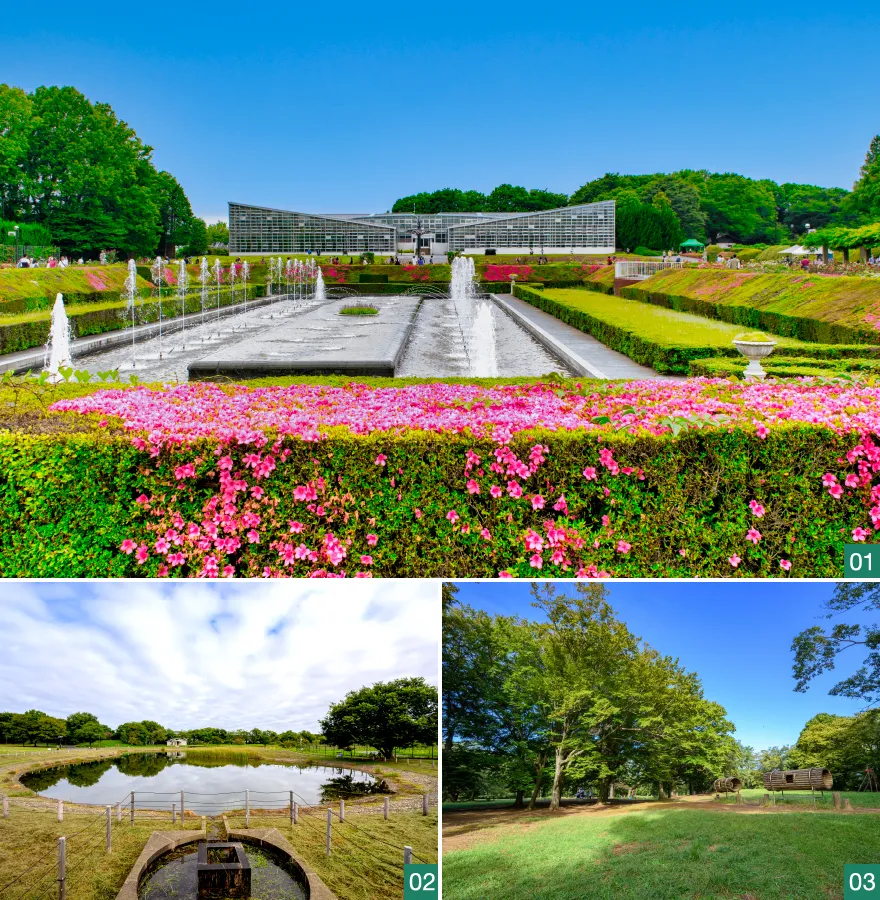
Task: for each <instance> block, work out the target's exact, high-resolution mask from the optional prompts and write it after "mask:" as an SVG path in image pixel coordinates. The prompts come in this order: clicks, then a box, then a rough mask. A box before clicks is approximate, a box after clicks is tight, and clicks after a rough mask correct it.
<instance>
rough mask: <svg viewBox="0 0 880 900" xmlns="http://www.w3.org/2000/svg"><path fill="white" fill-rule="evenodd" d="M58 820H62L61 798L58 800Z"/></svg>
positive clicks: (62, 805)
mask: <svg viewBox="0 0 880 900" xmlns="http://www.w3.org/2000/svg"><path fill="white" fill-rule="evenodd" d="M58 821H59V822H63V821H64V801H63V800H59V801H58Z"/></svg>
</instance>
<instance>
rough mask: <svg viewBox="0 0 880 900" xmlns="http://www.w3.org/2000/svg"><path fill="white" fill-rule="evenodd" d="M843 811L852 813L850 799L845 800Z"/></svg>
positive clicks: (845, 798)
mask: <svg viewBox="0 0 880 900" xmlns="http://www.w3.org/2000/svg"><path fill="white" fill-rule="evenodd" d="M843 811H844V812H852V811H853V808H852V803H850V802H849V797H844V798H843Z"/></svg>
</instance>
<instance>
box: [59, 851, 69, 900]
mask: <svg viewBox="0 0 880 900" xmlns="http://www.w3.org/2000/svg"><path fill="white" fill-rule="evenodd" d="M66 879H67V838H66V837H60V838H58V900H65V896H66V894H67V884H66Z"/></svg>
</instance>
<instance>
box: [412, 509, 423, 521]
mask: <svg viewBox="0 0 880 900" xmlns="http://www.w3.org/2000/svg"><path fill="white" fill-rule="evenodd" d="M413 515H414V516H415V517H416V518H417V519H421V517H422V511H421V510H420V509H419V508H418V507H416V508H415V509H414V510H413Z"/></svg>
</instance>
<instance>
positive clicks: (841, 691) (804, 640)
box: [791, 581, 880, 706]
mask: <svg viewBox="0 0 880 900" xmlns="http://www.w3.org/2000/svg"><path fill="white" fill-rule="evenodd" d="M823 610H824V612H825V618H826V619H831V618H832V617H834V616H835V615H838V614H840V613H845V612H855V611H858V610H860V611H861V613H862V614H863V615H866V616H867V617H870V614H871V613H873V612H876V611H878V610H880V584H877V583H875V582H871V581H844V582H840V583H839V584H838V585H837V586H836V587H835V589H834V594H833V595H832V597H831V599H830V600H828V601H827V602H826V603H824V604H823ZM859 647H861V648H863V650H867V651H868V652H867V655H866V656H865V658H864V660H863V663H862V665H861V666H859V668H857V669H856V670H855V672H853V674H852V675H850V676H849V677H848V678H844V679H843V680H842V681H839V682H838V683H837V684H835V685H834V687H832V688H831V690H830V691H829V692H828V693H829V694H831V695H832V696H839V697H853V698H855V699H857V700H863V701H864V702H865V703H866V704H867V705H869V706H874V705H876V704H877V703H878V702H880V623H878V622H867V623H865V622H861V623H856V622H838V623H837V624H834V625H831V626H830V627H825V628H823V627H822V626H820V625H813V626H812V627H810V628H807V629H805V630H804V631H802V632H801V633H800V634H798V635H797V636H796V637H795V638H794V640H793V641H792V645H791V649H792V650H793V651H794V665H793V674H794V677H795V682H796V683H795V688H794V689H795V690H796V691H798V692H800V693H804V692H805V691H806V690H807V689H808V688H809V686H810V682H811V681H812V680H813V679H814V678H816V677H817V676H819V675H821V674H822V673H823V672H825V671H829V670H833V669H834V668H835V666H836V662H837V659H838V657H839V656H840V655H841V654H842V653H844V652H845V651H847V650H853V649H855V648H859Z"/></svg>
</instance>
